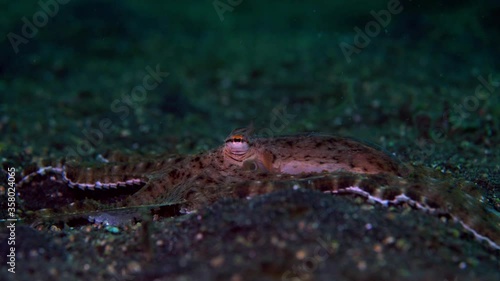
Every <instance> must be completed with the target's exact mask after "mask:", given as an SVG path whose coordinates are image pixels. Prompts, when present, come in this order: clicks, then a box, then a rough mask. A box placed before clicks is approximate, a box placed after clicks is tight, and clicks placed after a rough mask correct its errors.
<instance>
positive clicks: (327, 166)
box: [60, 134, 500, 249]
mask: <svg viewBox="0 0 500 281" xmlns="http://www.w3.org/2000/svg"><path fill="white" fill-rule="evenodd" d="M110 160H113V159H110ZM65 176H66V179H65V180H66V181H68V182H71V183H72V185H73V186H79V187H81V188H82V189H88V188H89V185H92V184H93V183H95V182H99V183H103V184H105V183H110V182H118V181H120V182H125V181H127V180H131V179H134V180H140V181H141V182H142V183H143V185H144V186H143V187H142V188H141V189H140V190H139V191H138V192H136V193H134V194H132V195H130V196H128V197H127V198H126V199H125V200H122V201H120V202H117V203H114V204H107V205H99V204H98V203H95V202H90V203H87V202H84V203H82V204H79V205H78V206H76V207H75V206H67V207H65V208H64V209H62V210H60V212H68V213H78V212H79V213H82V212H87V211H93V210H106V209H115V208H122V207H132V206H162V205H173V204H181V205H182V206H183V208H184V209H185V210H187V211H194V210H196V209H198V208H201V207H203V206H206V205H208V204H210V203H212V202H214V201H216V200H218V199H220V198H226V197H236V198H249V197H252V196H255V195H258V194H264V193H269V192H273V191H275V190H279V189H283V188H306V189H313V190H319V191H322V192H328V193H339V194H341V193H351V194H357V195H361V196H362V197H365V198H368V199H369V200H371V201H379V202H385V203H384V204H385V205H387V204H403V203H404V204H407V205H410V206H412V207H415V208H417V209H422V210H424V211H425V212H429V213H433V214H437V215H445V216H448V217H451V218H453V219H454V220H455V221H458V222H460V223H461V224H462V225H464V227H465V228H470V229H472V231H475V232H477V233H479V234H480V236H481V237H483V236H484V237H487V238H486V239H485V240H487V239H491V240H490V242H491V243H490V245H492V243H493V246H494V247H496V246H498V245H500V219H499V218H498V217H497V216H496V215H495V214H493V213H492V212H490V211H488V210H487V208H486V206H485V203H484V202H483V200H484V197H483V196H482V194H481V192H479V189H478V188H477V187H475V186H474V185H473V184H471V183H468V182H465V181H461V180H457V179H455V178H452V177H450V176H449V175H443V174H441V173H438V172H435V171H432V170H430V169H426V168H418V169H417V168H413V167H410V166H408V165H406V166H405V165H402V164H401V163H399V162H398V161H396V160H394V159H393V158H392V157H390V156H388V155H387V154H385V153H383V152H381V151H379V150H376V149H374V148H372V147H370V146H367V145H365V144H362V143H360V142H357V141H354V140H351V139H346V138H341V137H336V136H325V135H297V136H282V137H275V138H251V137H249V136H246V135H239V134H238V135H233V136H230V137H229V138H228V140H226V143H225V144H224V145H222V146H221V147H219V148H216V149H214V150H211V151H208V152H205V153H201V154H198V155H191V156H173V157H168V158H164V159H154V160H153V159H149V160H144V161H137V162H127V163H110V164H105V165H102V166H101V167H99V168H81V167H79V166H70V165H67V166H66V167H65ZM121 188H126V187H121ZM89 192H99V191H89ZM401 199H405V200H404V201H401ZM493 241H494V242H493ZM495 245H496V246H495ZM499 249H500V247H499Z"/></svg>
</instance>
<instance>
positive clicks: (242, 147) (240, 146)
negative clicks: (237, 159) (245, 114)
mask: <svg viewBox="0 0 500 281" xmlns="http://www.w3.org/2000/svg"><path fill="white" fill-rule="evenodd" d="M249 148H250V145H249V143H248V141H247V139H246V138H244V137H243V136H242V135H232V136H230V137H229V138H227V139H226V149H227V151H229V152H230V153H232V154H237V155H241V154H245V153H246V152H247V151H248V149H249Z"/></svg>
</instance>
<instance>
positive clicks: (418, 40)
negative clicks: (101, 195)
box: [0, 0, 500, 281]
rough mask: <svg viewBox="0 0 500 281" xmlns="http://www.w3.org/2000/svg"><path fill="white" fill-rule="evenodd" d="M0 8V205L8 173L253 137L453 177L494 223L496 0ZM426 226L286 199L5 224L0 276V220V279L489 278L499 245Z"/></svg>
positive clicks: (12, 4) (350, 205)
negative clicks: (115, 219) (337, 138)
mask: <svg viewBox="0 0 500 281" xmlns="http://www.w3.org/2000/svg"><path fill="white" fill-rule="evenodd" d="M452 2H453V3H452ZM0 3H1V7H2V10H3V11H4V12H3V13H2V17H1V18H0V29H1V34H2V35H3V36H2V37H1V39H0V44H1V45H0V48H1V49H0V50H1V51H0V157H1V158H0V159H1V161H2V169H3V170H5V171H2V173H1V175H0V176H1V179H2V186H1V187H2V193H6V190H7V188H8V172H7V170H8V169H9V168H11V167H13V168H15V169H16V176H15V177H16V180H20V178H21V177H22V173H23V170H24V169H26V168H27V167H33V166H34V165H35V166H36V165H39V166H40V165H42V164H43V163H44V161H45V160H46V159H62V158H65V159H71V160H76V161H80V162H92V161H97V160H96V159H99V157H102V156H101V155H104V154H106V153H109V152H110V151H120V152H122V153H124V154H139V155H143V156H147V155H160V154H194V153H199V152H203V151H207V150H209V149H212V148H215V147H217V146H219V145H221V144H223V143H224V140H225V138H226V137H227V136H228V135H229V134H230V133H231V131H232V130H233V129H235V128H241V127H246V126H249V125H250V124H253V127H254V128H255V134H256V135H258V136H263V137H270V138H272V137H276V136H279V135H287V134H297V133H304V132H315V133H325V134H331V135H341V136H348V137H353V138H356V139H360V140H362V141H363V142H367V143H371V144H374V145H376V146H378V147H379V148H380V149H381V150H383V151H385V152H387V153H388V154H390V155H392V156H393V157H395V158H396V159H398V160H399V161H401V162H403V163H410V164H414V165H421V166H425V167H428V168H431V169H433V170H436V171H440V172H443V173H447V174H450V175H451V176H452V177H454V178H460V179H463V180H467V181H470V182H472V183H474V184H476V185H477V188H478V189H479V190H480V191H481V192H483V193H484V194H485V200H484V204H486V205H485V206H487V208H488V209H490V210H491V212H492V213H495V214H496V215H497V218H498V222H497V224H498V223H500V215H498V214H499V212H500V150H499V149H498V143H500V135H499V127H500V125H499V122H500V121H499V120H500V96H499V93H500V91H499V87H500V69H499V65H500V64H499V62H500V53H499V51H498V49H499V48H498V46H499V43H500V36H498V35H499V34H500V33H499V32H500V21H499V19H498V15H499V14H500V2H498V1H493V0H492V1H486V0H485V1H416V0H414V1H410V0H400V1H397V0H375V1H367V0H351V1H248V0H210V1H208V0H206V1H195V0H185V1H132V0H123V1H118V0H102V1H97V0H89V1H83V0H41V1H3V0H2V1H0ZM96 192H97V191H96ZM40 198H43V196H42V197H40ZM1 200H2V202H1V203H0V206H1V207H2V209H3V210H2V212H3V213H2V214H3V215H6V213H5V210H6V209H7V202H8V199H7V195H5V196H3V197H2V199H1ZM40 200H43V199H40ZM332 218H337V219H336V220H335V219H333V220H332ZM0 219H3V217H2V218H0ZM442 220H443V219H442V218H439V217H436V216H431V215H428V214H425V213H423V212H418V211H415V210H413V209H411V208H397V207H391V208H384V207H382V206H377V205H371V204H366V203H365V202H364V201H363V200H360V198H354V197H341V196H331V195H325V194H322V193H319V192H316V191H307V190H299V191H279V192H275V193H271V194H267V195H264V196H259V197H256V198H253V199H251V200H235V199H228V200H222V201H218V202H216V203H215V204H214V205H212V206H209V207H206V208H203V209H201V210H199V211H198V213H197V214H194V215H185V216H173V217H171V218H170V217H169V218H163V219H158V220H156V219H155V218H151V220H150V221H148V220H146V221H143V222H138V223H134V224H126V225H124V226H119V227H111V226H105V225H100V224H91V223H86V224H85V223H83V224H78V225H75V226H68V225H65V224H57V225H53V226H49V227H38V228H37V226H36V225H28V224H23V223H22V222H18V223H17V225H16V229H15V233H16V234H15V237H16V239H15V240H16V273H15V274H12V273H10V272H9V271H8V268H9V265H8V261H9V258H8V257H7V255H8V254H9V253H10V246H8V237H9V235H10V229H9V228H7V227H6V226H7V225H8V223H7V222H6V221H4V222H3V223H4V224H5V226H4V225H2V229H1V230H0V231H1V232H0V241H1V245H0V254H1V256H0V261H1V262H2V263H1V266H0V269H1V270H2V273H1V275H0V279H4V278H5V280H27V279H30V280H48V279H54V278H57V279H61V280H62V279H65V280H80V279H81V280H84V279H85V280H86V279H93V280H234V281H236V280H498V279H499V278H500V251H498V250H494V249H490V248H488V247H485V246H484V245H482V244H480V243H478V242H477V241H475V240H474V239H472V238H471V237H469V236H467V235H464V234H463V232H462V231H461V228H460V226H459V225H455V224H452V223H450V222H448V223H443V222H442ZM340 221H341V222H342V223H341V224H339V223H338V222H340ZM372 228H373V229H372Z"/></svg>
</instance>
